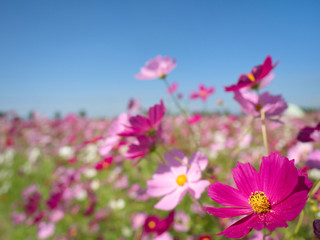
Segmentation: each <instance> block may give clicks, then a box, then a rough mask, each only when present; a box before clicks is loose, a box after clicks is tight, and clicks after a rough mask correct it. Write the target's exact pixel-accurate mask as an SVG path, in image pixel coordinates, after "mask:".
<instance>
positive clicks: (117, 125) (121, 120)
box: [99, 113, 129, 156]
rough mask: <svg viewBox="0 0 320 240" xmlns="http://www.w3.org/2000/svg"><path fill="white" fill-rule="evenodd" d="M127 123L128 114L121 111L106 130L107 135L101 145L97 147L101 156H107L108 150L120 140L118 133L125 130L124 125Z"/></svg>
mask: <svg viewBox="0 0 320 240" xmlns="http://www.w3.org/2000/svg"><path fill="white" fill-rule="evenodd" d="M128 124H129V117H128V114H126V113H122V114H120V115H119V116H118V118H117V120H115V121H114V122H113V123H112V125H111V126H110V128H109V130H108V136H107V137H106V138H105V140H104V142H103V144H102V146H101V147H100V149H99V153H100V155H101V156H107V155H108V154H109V153H110V151H111V150H112V149H113V148H114V147H115V146H116V145H117V144H119V142H120V141H121V137H120V136H118V134H119V133H121V132H122V131H124V130H125V126H126V125H128Z"/></svg>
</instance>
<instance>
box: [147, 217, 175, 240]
mask: <svg viewBox="0 0 320 240" xmlns="http://www.w3.org/2000/svg"><path fill="white" fill-rule="evenodd" d="M174 215H175V214H174V211H171V212H170V213H169V215H168V216H167V217H165V218H164V219H160V218H159V217H158V216H155V215H151V216H148V217H147V218H146V220H145V222H144V225H143V235H149V234H152V235H153V234H155V235H156V237H155V238H153V239H158V240H160V239H168V238H169V239H172V237H171V236H170V235H169V236H167V234H168V233H167V231H168V230H169V229H170V227H171V226H172V224H173V221H174ZM160 236H161V238H160Z"/></svg>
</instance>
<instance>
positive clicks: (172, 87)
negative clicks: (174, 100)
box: [167, 82, 179, 94]
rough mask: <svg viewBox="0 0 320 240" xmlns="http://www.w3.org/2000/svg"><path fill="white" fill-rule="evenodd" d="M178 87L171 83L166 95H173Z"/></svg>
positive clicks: (175, 83) (176, 84)
mask: <svg viewBox="0 0 320 240" xmlns="http://www.w3.org/2000/svg"><path fill="white" fill-rule="evenodd" d="M178 86H179V85H178V83H177V82H174V83H172V84H171V85H170V86H169V87H168V89H167V93H168V94H173V93H174V92H175V91H177V89H178Z"/></svg>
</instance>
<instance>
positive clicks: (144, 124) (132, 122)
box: [118, 100, 166, 137]
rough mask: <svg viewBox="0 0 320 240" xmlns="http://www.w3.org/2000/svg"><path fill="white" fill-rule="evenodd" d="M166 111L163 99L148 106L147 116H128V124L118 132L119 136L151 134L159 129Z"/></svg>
mask: <svg viewBox="0 0 320 240" xmlns="http://www.w3.org/2000/svg"><path fill="white" fill-rule="evenodd" d="M165 112H166V107H165V106H164V104H163V101H162V100H161V101H160V104H156V105H154V106H153V107H151V108H149V111H148V117H144V116H141V115H137V116H134V117H130V118H129V125H126V126H125V127H126V128H125V130H124V131H122V132H121V133H119V134H118V135H119V136H122V137H130V136H141V135H148V136H153V135H155V134H156V132H157V131H158V130H159V126H160V123H161V120H162V118H163V116H164V114H165Z"/></svg>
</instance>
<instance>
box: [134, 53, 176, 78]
mask: <svg viewBox="0 0 320 240" xmlns="http://www.w3.org/2000/svg"><path fill="white" fill-rule="evenodd" d="M176 66H177V62H176V60H175V59H173V58H170V57H168V56H165V57H162V56H157V57H155V58H154V59H151V60H150V61H148V62H147V63H146V65H145V66H144V67H142V68H141V69H140V72H139V73H138V74H136V75H135V78H137V79H140V80H152V79H155V78H161V79H163V78H165V77H166V76H167V75H168V73H169V72H171V71H172V70H173V69H175V67H176Z"/></svg>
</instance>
